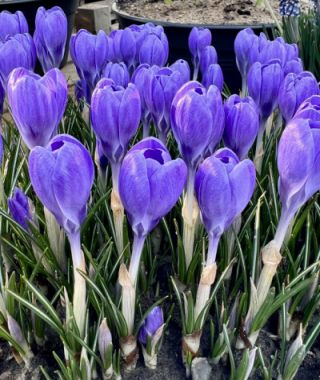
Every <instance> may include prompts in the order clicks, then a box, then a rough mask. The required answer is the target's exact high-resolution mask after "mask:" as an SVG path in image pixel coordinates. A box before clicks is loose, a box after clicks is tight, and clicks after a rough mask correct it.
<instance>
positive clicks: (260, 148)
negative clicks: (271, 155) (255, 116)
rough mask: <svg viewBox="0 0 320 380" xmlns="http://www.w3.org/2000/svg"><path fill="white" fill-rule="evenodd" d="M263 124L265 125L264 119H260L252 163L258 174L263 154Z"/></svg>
mask: <svg viewBox="0 0 320 380" xmlns="http://www.w3.org/2000/svg"><path fill="white" fill-rule="evenodd" d="M265 126H266V120H261V122H260V127H259V132H258V137H257V141H256V152H255V155H254V164H255V167H256V170H257V172H258V173H259V174H260V173H261V168H262V160H263V154H264V149H263V135H264V130H265Z"/></svg>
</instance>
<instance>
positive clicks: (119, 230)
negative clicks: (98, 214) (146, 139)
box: [111, 163, 124, 255]
mask: <svg viewBox="0 0 320 380" xmlns="http://www.w3.org/2000/svg"><path fill="white" fill-rule="evenodd" d="M120 167H121V164H120V163H114V164H111V170H112V193H111V209H112V213H113V221H114V228H115V233H116V246H117V250H118V254H119V255H122V252H123V221H124V208H123V205H122V202H121V199H120V195H119V173H120Z"/></svg>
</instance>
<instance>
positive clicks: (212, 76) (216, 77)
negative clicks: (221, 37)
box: [202, 63, 224, 91]
mask: <svg viewBox="0 0 320 380" xmlns="http://www.w3.org/2000/svg"><path fill="white" fill-rule="evenodd" d="M223 82H224V79H223V73H222V70H221V67H220V65H218V64H217V63H213V64H212V65H210V66H209V67H208V69H207V70H206V72H205V73H204V75H203V77H202V84H203V85H204V86H205V87H206V88H209V86H211V85H212V84H214V85H215V86H217V87H218V89H219V90H220V91H222V89H223Z"/></svg>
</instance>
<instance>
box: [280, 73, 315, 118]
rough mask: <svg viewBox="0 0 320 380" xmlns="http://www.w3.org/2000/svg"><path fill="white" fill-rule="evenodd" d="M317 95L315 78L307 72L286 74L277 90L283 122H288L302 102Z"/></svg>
mask: <svg viewBox="0 0 320 380" xmlns="http://www.w3.org/2000/svg"><path fill="white" fill-rule="evenodd" d="M312 95H319V86H318V82H317V80H316V78H315V77H314V75H313V74H312V73H310V72H309V71H303V72H302V73H300V74H294V73H291V74H288V75H287V76H286V77H285V79H284V80H283V82H282V84H281V86H280V89H279V108H280V111H281V113H282V116H283V118H284V119H285V121H287V122H288V121H289V120H290V119H291V118H292V117H293V115H294V114H295V112H296V111H297V109H298V107H299V106H300V105H301V104H302V103H303V101H304V100H306V99H307V98H309V97H310V96H312Z"/></svg>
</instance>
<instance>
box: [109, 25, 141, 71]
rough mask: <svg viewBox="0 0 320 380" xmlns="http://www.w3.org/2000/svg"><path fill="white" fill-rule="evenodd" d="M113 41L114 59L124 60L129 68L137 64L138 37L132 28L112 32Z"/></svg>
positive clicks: (117, 60)
mask: <svg viewBox="0 0 320 380" xmlns="http://www.w3.org/2000/svg"><path fill="white" fill-rule="evenodd" d="M110 38H111V39H112V41H113V53H114V57H113V59H114V60H115V61H116V62H124V63H125V64H126V65H127V66H128V68H130V69H131V68H132V67H134V65H135V56H136V39H135V35H134V32H133V31H132V30H131V29H130V28H125V29H123V30H115V31H112V32H111V33H110Z"/></svg>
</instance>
